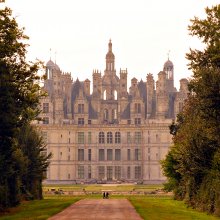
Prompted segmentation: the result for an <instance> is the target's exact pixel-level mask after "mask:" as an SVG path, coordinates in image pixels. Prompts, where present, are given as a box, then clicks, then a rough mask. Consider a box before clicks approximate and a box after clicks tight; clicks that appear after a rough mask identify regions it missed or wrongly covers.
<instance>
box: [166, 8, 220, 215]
mask: <svg viewBox="0 0 220 220" xmlns="http://www.w3.org/2000/svg"><path fill="white" fill-rule="evenodd" d="M206 15H207V17H206V19H203V20H202V19H199V18H197V17H195V18H194V19H192V20H191V22H192V24H191V25H190V26H189V31H190V33H191V35H195V36H197V37H198V38H199V39H201V40H202V42H203V43H204V44H205V45H206V47H205V49H204V51H199V50H192V49H191V50H190V52H189V53H188V54H187V55H186V56H187V58H188V59H189V61H190V63H189V67H190V68H191V69H192V71H193V77H192V79H191V81H190V83H189V97H188V99H187V100H186V101H185V105H184V109H183V111H182V112H181V113H180V114H179V115H178V117H177V120H176V122H175V123H173V124H172V125H171V126H170V132H171V134H173V135H174V136H173V146H171V149H170V151H169V153H168V155H167V156H166V159H165V160H164V161H162V166H163V169H164V174H165V175H166V176H167V178H168V182H167V184H166V187H167V189H172V190H173V191H174V194H175V197H176V198H177V199H182V200H185V201H186V202H187V203H188V204H189V205H191V206H193V207H195V208H198V209H201V210H205V211H208V212H211V213H216V214H218V215H220V211H219V210H220V185H219V181H220V124H219V121H220V105H219V103H220V53H219V52H220V5H217V6H213V7H212V8H206Z"/></svg>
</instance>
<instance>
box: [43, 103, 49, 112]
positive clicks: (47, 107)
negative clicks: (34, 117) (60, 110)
mask: <svg viewBox="0 0 220 220" xmlns="http://www.w3.org/2000/svg"><path fill="white" fill-rule="evenodd" d="M43 113H49V103H43Z"/></svg>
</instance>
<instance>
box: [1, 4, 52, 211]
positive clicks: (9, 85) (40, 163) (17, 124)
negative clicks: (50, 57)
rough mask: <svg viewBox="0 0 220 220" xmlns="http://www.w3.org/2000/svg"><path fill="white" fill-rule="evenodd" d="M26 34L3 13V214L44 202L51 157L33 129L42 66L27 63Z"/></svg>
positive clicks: (13, 20) (37, 63) (10, 16)
mask: <svg viewBox="0 0 220 220" xmlns="http://www.w3.org/2000/svg"><path fill="white" fill-rule="evenodd" d="M23 32H24V28H19V27H18V24H17V22H16V20H15V18H13V16H12V11H11V10H10V9H9V8H5V9H3V10H0V211H1V210H4V209H5V208H7V207H12V206H15V205H17V204H19V203H20V201H21V200H22V199H25V198H29V199H30V198H32V199H35V198H36V199H41V198H42V189H41V183H42V179H43V174H44V171H45V170H46V168H47V166H48V159H49V157H50V155H49V156H47V155H46V154H44V152H45V145H44V143H43V140H42V137H41V136H40V135H39V133H38V131H37V130H36V129H35V128H34V127H32V126H31V125H30V122H31V121H32V120H34V119H36V117H37V115H38V114H39V108H38V106H39V98H40V97H41V96H42V94H41V93H40V87H39V85H38V84H37V83H36V82H37V80H38V76H37V72H38V70H39V69H40V68H41V63H40V62H35V63H29V62H27V61H26V57H25V55H26V47H27V44H26V43H25V42H26V41H27V40H28V37H27V36H26V35H24V33H23Z"/></svg>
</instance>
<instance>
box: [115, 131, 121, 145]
mask: <svg viewBox="0 0 220 220" xmlns="http://www.w3.org/2000/svg"><path fill="white" fill-rule="evenodd" d="M115 143H116V144H120V143H121V133H120V132H115Z"/></svg>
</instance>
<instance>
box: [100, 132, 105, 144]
mask: <svg viewBox="0 0 220 220" xmlns="http://www.w3.org/2000/svg"><path fill="white" fill-rule="evenodd" d="M104 143H105V134H104V132H102V131H101V132H99V144H104Z"/></svg>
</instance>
